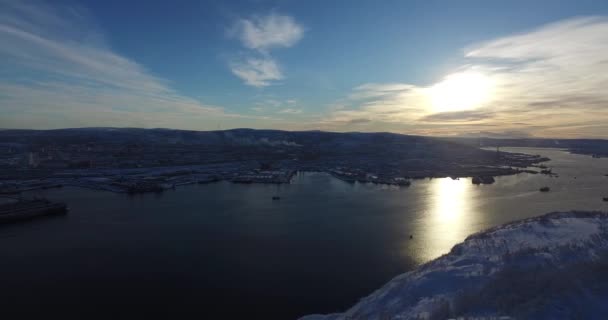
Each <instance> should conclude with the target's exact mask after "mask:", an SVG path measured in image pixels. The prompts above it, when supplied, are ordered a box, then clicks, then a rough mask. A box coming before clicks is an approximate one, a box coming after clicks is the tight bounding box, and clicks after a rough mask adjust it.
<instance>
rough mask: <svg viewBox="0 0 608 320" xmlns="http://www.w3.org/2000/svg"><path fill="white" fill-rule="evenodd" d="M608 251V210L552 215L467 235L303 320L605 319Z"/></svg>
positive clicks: (607, 310)
mask: <svg viewBox="0 0 608 320" xmlns="http://www.w3.org/2000/svg"><path fill="white" fill-rule="evenodd" d="M607 253H608V214H606V213H599V212H563V213H550V214H547V215H544V216H541V217H537V218H532V219H527V220H522V221H517V222H513V223H510V224H506V225H503V226H500V227H497V228H493V229H490V230H487V231H484V232H481V233H478V234H474V235H472V236H469V237H468V238H467V239H466V240H465V241H464V242H462V243H460V244H458V245H456V246H454V248H452V250H451V252H450V253H449V254H446V255H444V256H442V257H440V258H438V259H435V260H433V261H431V262H429V263H427V264H425V265H423V266H421V267H419V268H418V269H416V270H414V271H411V272H408V273H405V274H402V275H400V276H398V277H396V278H394V279H393V280H391V281H390V282H388V283H387V284H386V285H384V287H382V288H381V289H379V290H377V291H376V292H374V293H372V294H371V295H370V296H368V297H366V298H363V299H362V300H361V301H360V302H359V303H357V304H356V305H355V306H353V307H352V308H350V309H349V310H347V311H346V312H344V313H341V314H331V315H310V316H306V317H303V318H301V320H338V319H339V320H346V319H365V320H368V319H369V320H385V319H450V318H458V317H464V318H465V319H466V318H469V317H471V318H472V317H480V316H484V317H486V319H487V318H488V317H500V316H503V317H505V319H508V318H507V317H509V318H510V319H604V318H605V315H606V314H608V304H606V303H605V302H606V301H608V300H607V298H608V271H607V270H608V255H607ZM353 281H356V279H353Z"/></svg>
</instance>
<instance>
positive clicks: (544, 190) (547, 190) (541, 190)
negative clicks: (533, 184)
mask: <svg viewBox="0 0 608 320" xmlns="http://www.w3.org/2000/svg"><path fill="white" fill-rule="evenodd" d="M539 190H540V192H549V191H551V188H549V187H542V188H540V189H539Z"/></svg>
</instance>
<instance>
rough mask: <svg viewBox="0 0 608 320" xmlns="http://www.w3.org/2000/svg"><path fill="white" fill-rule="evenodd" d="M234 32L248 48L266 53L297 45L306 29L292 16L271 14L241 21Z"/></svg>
mask: <svg viewBox="0 0 608 320" xmlns="http://www.w3.org/2000/svg"><path fill="white" fill-rule="evenodd" d="M233 32H234V33H235V36H236V37H238V39H239V40H240V41H241V43H242V44H243V46H245V47H246V48H249V49H254V50H258V51H263V52H266V51H267V50H269V49H273V48H281V47H283V48H288V47H291V46H293V45H295V44H296V43H297V42H298V41H300V39H301V38H302V36H303V34H304V29H303V28H302V26H300V25H299V24H297V23H296V22H295V20H294V19H293V18H292V17H290V16H286V15H280V14H276V13H271V14H269V15H265V16H252V17H250V18H248V19H240V20H238V21H237V22H236V23H235V26H234V29H233Z"/></svg>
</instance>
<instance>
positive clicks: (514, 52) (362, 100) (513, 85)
mask: <svg viewBox="0 0 608 320" xmlns="http://www.w3.org/2000/svg"><path fill="white" fill-rule="evenodd" d="M606 52H608V18H606V17H581V18H574V19H569V20H565V21H560V22H557V23H553V24H549V25H545V26H542V27H540V28H538V29H535V30H531V31H528V32H524V33H521V34H517V35H513V36H507V37H503V38H498V39H495V40H491V41H488V42H485V43H481V44H477V45H473V46H471V47H469V48H468V49H467V50H466V51H465V54H464V55H465V58H466V59H468V60H469V61H468V63H467V64H466V65H463V66H461V67H460V68H457V70H456V71H455V72H456V73H467V72H469V73H471V72H474V73H479V74H483V75H484V76H485V77H487V78H488V79H489V80H490V81H491V82H492V84H493V88H492V94H491V97H490V99H488V100H487V101H485V102H484V103H483V104H481V105H479V106H476V108H474V109H472V110H460V111H451V112H450V111H448V112H445V111H437V110H436V108H433V106H432V104H433V101H432V99H433V93H432V92H433V90H434V89H433V88H436V87H438V86H439V85H438V84H437V83H435V84H431V85H429V86H417V85H414V84H408V83H390V84H365V85H362V86H359V87H357V88H354V89H353V92H352V94H350V96H348V97H346V98H345V99H343V100H341V101H340V104H342V105H346V106H347V107H345V108H341V109H340V110H333V111H330V112H329V114H328V116H327V117H326V118H325V120H324V124H325V125H331V124H334V125H335V126H336V127H340V126H345V125H347V124H348V123H349V120H354V119H360V118H363V119H369V120H370V121H372V122H373V125H370V126H369V127H370V130H375V129H378V128H383V127H391V126H395V125H396V124H398V125H399V127H400V128H401V130H402V131H404V132H410V133H424V134H442V135H443V134H462V133H467V132H479V131H480V128H488V127H491V128H494V129H492V130H496V132H499V131H500V132H518V133H522V134H526V135H527V134H534V135H537V136H564V137H576V136H589V137H604V138H605V137H607V136H608V126H606V125H605V123H606V121H608V91H607V90H606V88H607V87H608V57H607V56H606ZM448 77H449V76H448ZM442 81H445V79H442ZM530 123H533V124H534V125H530ZM456 124H458V125H456ZM481 130H485V129H481Z"/></svg>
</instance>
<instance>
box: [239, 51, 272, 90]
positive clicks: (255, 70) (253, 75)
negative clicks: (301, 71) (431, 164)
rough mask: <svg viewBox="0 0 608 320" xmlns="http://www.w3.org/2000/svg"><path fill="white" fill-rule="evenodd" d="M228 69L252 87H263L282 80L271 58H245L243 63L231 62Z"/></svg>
mask: <svg viewBox="0 0 608 320" xmlns="http://www.w3.org/2000/svg"><path fill="white" fill-rule="evenodd" d="M230 69H231V70H232V73H234V74H235V75H236V76H237V77H239V78H241V79H242V80H243V81H245V83H246V84H248V85H250V86H254V87H265V86H268V85H270V84H271V82H272V81H276V80H281V79H283V73H282V72H281V69H280V68H279V66H278V65H277V64H276V62H275V61H274V60H273V59H271V58H268V57H266V58H247V59H246V60H245V61H233V62H232V63H231V64H230Z"/></svg>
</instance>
